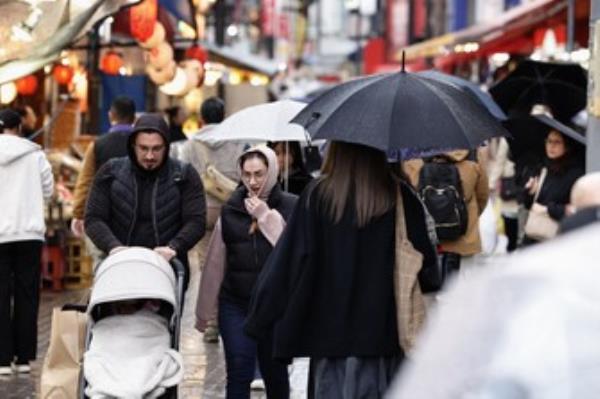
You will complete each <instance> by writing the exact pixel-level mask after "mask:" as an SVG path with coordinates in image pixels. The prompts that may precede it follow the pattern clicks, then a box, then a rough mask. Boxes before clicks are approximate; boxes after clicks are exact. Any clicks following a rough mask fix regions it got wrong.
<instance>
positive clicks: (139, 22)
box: [129, 0, 158, 42]
mask: <svg viewBox="0 0 600 399" xmlns="http://www.w3.org/2000/svg"><path fill="white" fill-rule="evenodd" d="M157 16H158V4H157V0H143V1H142V2H141V3H140V4H138V5H136V6H133V7H131V8H130V9H129V30H130V31H131V36H133V37H134V38H135V39H137V40H138V41H140V42H144V41H146V40H148V39H149V38H150V37H152V34H153V33H154V28H155V25H156V18H157Z"/></svg>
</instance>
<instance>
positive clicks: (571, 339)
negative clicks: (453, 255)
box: [386, 223, 600, 399]
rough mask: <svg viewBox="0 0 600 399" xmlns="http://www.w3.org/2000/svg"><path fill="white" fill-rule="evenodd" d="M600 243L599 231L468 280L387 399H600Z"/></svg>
mask: <svg viewBox="0 0 600 399" xmlns="http://www.w3.org/2000/svg"><path fill="white" fill-rule="evenodd" d="M598 234H600V224H598V223H596V224H595V225H593V226H590V227H588V228H585V229H582V230H581V231H575V232H573V233H572V234H568V235H565V236H564V237H561V238H559V239H556V240H552V241H551V242H545V243H542V244H539V245H535V246H533V247H531V248H530V249H527V250H523V251H521V252H520V253H518V254H515V255H511V256H504V257H495V258H493V259H491V260H490V262H491V263H492V262H493V264H491V265H490V264H486V265H485V266H484V267H478V268H476V269H477V270H476V271H474V272H473V273H472V274H471V275H470V276H466V278H458V279H457V280H456V283H455V284H454V285H452V286H451V287H450V289H449V291H448V292H447V293H445V294H442V295H441V296H440V300H439V302H438V305H437V308H435V309H434V311H433V312H432V314H431V318H430V319H429V320H428V323H427V327H426V330H425V331H424V333H423V335H422V336H421V337H420V340H419V342H418V345H417V347H416V349H415V350H414V352H413V353H412V356H411V361H410V362H407V363H406V365H405V366H406V367H405V368H403V370H402V372H401V373H399V374H398V377H397V382H396V383H395V384H394V386H393V387H392V388H391V389H390V391H389V392H388V394H387V396H386V397H387V398H410V399H431V398H436V399H451V398H452V399H454V398H489V399H500V398H511V399H525V398H527V399H563V398H577V399H591V398H596V397H597V396H598V392H600V379H598V374H599V373H600V361H599V360H598V359H600V346H599V345H598V344H597V341H598V331H599V330H600V312H598V307H599V306H600V290H598V286H599V284H600V274H599V273H598V271H597V269H596V268H595V266H596V265H597V264H598V261H597V259H596V258H595V254H596V252H597V247H598V243H597V240H595V239H593V238H592V237H598Z"/></svg>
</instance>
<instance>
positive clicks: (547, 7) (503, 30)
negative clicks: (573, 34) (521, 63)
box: [394, 0, 568, 62]
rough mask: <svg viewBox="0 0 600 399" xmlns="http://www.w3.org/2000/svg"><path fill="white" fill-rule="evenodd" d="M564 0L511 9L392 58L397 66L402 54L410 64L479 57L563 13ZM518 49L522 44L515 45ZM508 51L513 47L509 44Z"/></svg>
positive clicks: (545, 1)
mask: <svg viewBox="0 0 600 399" xmlns="http://www.w3.org/2000/svg"><path fill="white" fill-rule="evenodd" d="M567 3H568V0H535V1H532V2H529V3H526V4H522V5H520V6H517V7H514V8H512V9H510V10H508V11H506V12H505V13H503V14H502V15H500V16H498V18H496V19H495V20H494V21H491V22H488V23H485V24H478V25H473V26H471V27H469V28H466V29H463V30H461V31H457V32H453V33H449V34H446V35H443V36H439V37H436V38H433V39H429V40H426V41H424V42H421V43H417V44H414V45H411V46H408V47H406V48H404V49H401V50H400V51H398V52H397V53H396V54H395V57H394V58H395V60H396V61H398V62H400V60H401V59H402V51H405V53H406V60H407V61H412V60H416V59H419V58H424V57H434V58H435V57H463V56H469V55H474V54H476V53H481V51H483V50H485V49H487V48H490V47H491V46H494V47H498V44H499V42H503V43H506V44H507V45H510V44H511V43H510V42H511V41H514V40H517V39H518V38H519V36H521V35H523V34H524V33H525V32H530V31H532V30H533V29H535V28H536V27H537V26H539V25H540V24H545V23H546V22H547V21H548V20H549V19H552V18H554V17H556V16H557V15H560V14H561V13H564V12H565V10H566V9H567ZM517 43H518V45H519V46H522V45H523V42H520V43H519V42H517ZM511 47H512V48H519V47H515V46H514V43H512V46H511Z"/></svg>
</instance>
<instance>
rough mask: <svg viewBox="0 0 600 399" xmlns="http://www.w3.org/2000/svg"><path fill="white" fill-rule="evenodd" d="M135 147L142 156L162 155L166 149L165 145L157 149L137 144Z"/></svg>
mask: <svg viewBox="0 0 600 399" xmlns="http://www.w3.org/2000/svg"><path fill="white" fill-rule="evenodd" d="M134 147H135V148H136V149H137V150H138V151H139V152H141V153H142V154H149V153H152V154H160V153H161V152H163V150H164V149H165V146H164V145H157V146H155V147H148V146H145V145H137V144H135V145H134Z"/></svg>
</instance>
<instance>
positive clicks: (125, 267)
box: [88, 247, 177, 313]
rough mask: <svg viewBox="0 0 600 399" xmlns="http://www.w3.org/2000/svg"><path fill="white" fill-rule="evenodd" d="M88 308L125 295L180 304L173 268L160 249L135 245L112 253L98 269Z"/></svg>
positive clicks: (127, 297) (117, 299) (122, 298)
mask: <svg viewBox="0 0 600 399" xmlns="http://www.w3.org/2000/svg"><path fill="white" fill-rule="evenodd" d="M95 273H96V275H95V276H94V286H93V288H92V294H91V297H90V303H89V304H88V312H89V313H91V311H92V310H93V309H94V307H95V306H96V305H98V304H101V303H108V302H114V301H119V300H125V299H139V298H154V299H161V300H163V301H166V302H168V303H170V304H171V305H173V307H174V308H177V299H176V298H177V295H176V294H177V289H176V279H175V273H174V272H173V268H172V267H171V265H169V262H167V261H166V260H165V259H164V258H163V257H162V256H160V255H159V254H157V253H156V252H154V251H152V250H150V249H148V248H141V247H132V248H127V249H124V250H123V251H120V252H117V253H116V254H114V255H111V256H109V257H108V258H106V259H105V260H104V262H102V263H100V264H99V265H98V267H97V268H96V270H95Z"/></svg>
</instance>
